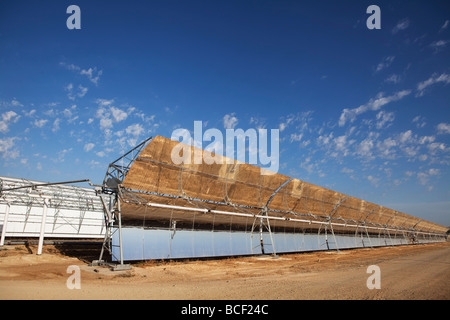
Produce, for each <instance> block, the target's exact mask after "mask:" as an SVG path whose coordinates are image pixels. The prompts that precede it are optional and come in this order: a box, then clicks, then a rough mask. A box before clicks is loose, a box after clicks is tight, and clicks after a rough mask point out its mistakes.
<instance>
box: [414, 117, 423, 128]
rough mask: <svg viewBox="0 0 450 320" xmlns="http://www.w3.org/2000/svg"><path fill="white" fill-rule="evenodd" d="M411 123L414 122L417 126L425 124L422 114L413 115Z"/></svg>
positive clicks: (420, 126) (421, 126)
mask: <svg viewBox="0 0 450 320" xmlns="http://www.w3.org/2000/svg"><path fill="white" fill-rule="evenodd" d="M412 122H413V123H415V124H416V127H417V128H423V127H425V126H426V124H427V123H426V122H425V118H424V117H422V116H416V117H414V119H413V120H412Z"/></svg>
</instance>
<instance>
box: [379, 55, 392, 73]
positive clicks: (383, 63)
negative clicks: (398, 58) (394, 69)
mask: <svg viewBox="0 0 450 320" xmlns="http://www.w3.org/2000/svg"><path fill="white" fill-rule="evenodd" d="M394 59H395V56H389V57H386V58H384V59H383V61H381V62H380V63H379V64H378V65H377V67H376V69H375V72H380V71H381V70H383V69H386V68H388V67H389V66H390V65H391V64H392V62H394Z"/></svg>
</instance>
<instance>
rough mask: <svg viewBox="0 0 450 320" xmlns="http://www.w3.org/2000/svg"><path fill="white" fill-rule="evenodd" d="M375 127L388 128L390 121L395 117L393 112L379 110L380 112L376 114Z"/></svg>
mask: <svg viewBox="0 0 450 320" xmlns="http://www.w3.org/2000/svg"><path fill="white" fill-rule="evenodd" d="M376 119H377V124H376V126H377V129H381V128H388V127H390V126H391V125H392V122H393V121H394V119H395V116H394V113H393V112H385V111H383V110H381V111H380V112H378V114H377V116H376Z"/></svg>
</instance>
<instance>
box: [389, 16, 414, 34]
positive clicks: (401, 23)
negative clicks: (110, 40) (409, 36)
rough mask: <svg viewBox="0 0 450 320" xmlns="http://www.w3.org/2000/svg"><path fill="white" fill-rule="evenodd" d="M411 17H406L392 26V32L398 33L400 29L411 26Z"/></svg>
mask: <svg viewBox="0 0 450 320" xmlns="http://www.w3.org/2000/svg"><path fill="white" fill-rule="evenodd" d="M409 24H410V22H409V19H408V18H404V19H402V20H400V21H399V22H398V23H397V24H396V25H395V27H394V28H392V34H396V33H398V32H399V31H402V30H405V29H407V28H408V27H409Z"/></svg>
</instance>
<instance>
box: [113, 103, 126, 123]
mask: <svg viewBox="0 0 450 320" xmlns="http://www.w3.org/2000/svg"><path fill="white" fill-rule="evenodd" d="M110 111H111V114H112V117H113V118H114V121H115V122H120V121H123V120H125V119H126V118H127V117H128V114H127V113H126V112H125V111H123V110H120V109H118V108H116V107H111V108H110Z"/></svg>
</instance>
